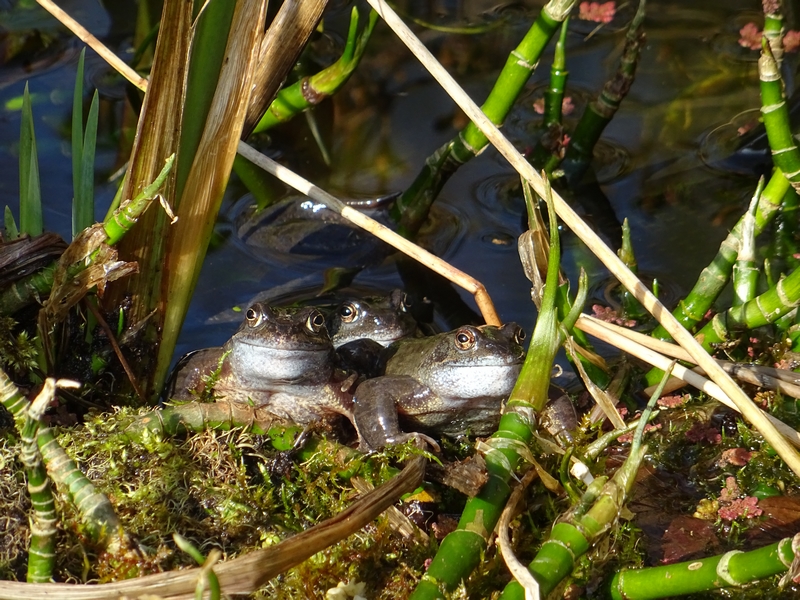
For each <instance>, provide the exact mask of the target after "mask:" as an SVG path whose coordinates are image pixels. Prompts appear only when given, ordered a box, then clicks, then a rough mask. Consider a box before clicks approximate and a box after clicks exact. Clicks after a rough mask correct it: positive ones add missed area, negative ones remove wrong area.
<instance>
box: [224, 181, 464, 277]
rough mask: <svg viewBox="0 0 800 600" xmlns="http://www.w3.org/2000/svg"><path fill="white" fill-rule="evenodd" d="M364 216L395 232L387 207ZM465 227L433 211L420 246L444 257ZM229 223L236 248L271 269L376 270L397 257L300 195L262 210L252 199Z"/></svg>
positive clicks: (448, 212)
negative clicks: (278, 267) (243, 250)
mask: <svg viewBox="0 0 800 600" xmlns="http://www.w3.org/2000/svg"><path fill="white" fill-rule="evenodd" d="M360 210H361V212H363V213H364V214H366V215H368V216H370V217H372V218H373V219H375V220H376V221H378V222H379V223H381V224H383V225H386V226H387V227H390V228H391V227H392V226H393V224H392V222H391V220H390V218H389V215H388V212H387V211H388V206H382V207H378V208H366V209H364V208H360ZM462 221H463V219H462V218H461V217H460V215H459V213H458V211H456V209H454V208H453V207H451V206H447V205H442V204H437V205H434V207H433V209H432V210H431V215H430V216H429V218H428V221H427V222H426V223H425V225H424V226H423V227H422V229H421V230H420V234H419V239H418V243H419V244H420V245H421V246H422V247H424V248H425V249H427V250H429V251H431V252H433V253H434V254H436V255H438V256H442V257H446V256H447V255H448V254H450V253H453V252H454V251H455V250H456V249H457V247H458V244H459V242H460V240H461V238H462V237H463V231H462V230H463V226H462V225H461V223H462ZM231 222H232V223H233V228H234V232H235V233H236V235H235V238H236V240H237V243H238V244H239V245H240V246H241V247H243V248H244V249H245V250H246V251H247V252H248V253H249V254H251V255H253V256H254V257H256V258H258V259H259V260H262V261H264V262H267V263H269V264H276V265H281V266H292V267H296V268H300V269H302V270H307V271H317V270H320V269H325V268H328V267H346V268H352V267H378V266H380V265H381V264H384V263H385V259H386V258H387V256H389V255H390V254H392V253H393V251H392V250H391V249H390V248H389V247H388V246H387V245H386V244H384V243H383V242H381V241H380V240H378V239H377V238H376V237H374V236H373V235H371V234H369V233H367V232H366V231H364V230H362V229H360V228H359V227H357V226H355V225H352V224H351V223H350V222H349V221H347V220H346V219H344V218H342V217H340V216H339V215H338V214H336V213H334V212H333V211H331V210H329V209H327V208H326V207H325V206H323V205H322V204H320V203H318V202H315V201H313V200H311V199H310V198H308V197H306V196H301V195H297V194H292V195H290V196H287V197H286V198H284V199H282V200H280V201H278V202H276V203H275V204H273V205H271V206H269V207H267V208H265V209H262V210H259V209H258V207H257V206H256V203H255V202H254V200H253V197H252V196H251V195H249V194H248V195H246V196H244V197H243V198H242V199H241V200H240V201H239V202H237V204H236V205H235V206H234V207H233V209H232V211H231ZM387 268H388V267H387Z"/></svg>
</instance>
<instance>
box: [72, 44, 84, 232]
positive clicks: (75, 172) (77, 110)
mask: <svg viewBox="0 0 800 600" xmlns="http://www.w3.org/2000/svg"><path fill="white" fill-rule="evenodd" d="M85 57H86V48H84V49H83V50H81V55H80V58H78V72H77V73H76V74H75V90H74V91H73V93H72V198H73V201H72V207H73V211H74V210H75V204H76V201H77V199H78V198H79V197H80V193H81V157H82V156H83V61H84V58H85ZM72 224H73V225H72V235H73V237H74V236H75V233H76V231H75V213H74V212H73V215H72Z"/></svg>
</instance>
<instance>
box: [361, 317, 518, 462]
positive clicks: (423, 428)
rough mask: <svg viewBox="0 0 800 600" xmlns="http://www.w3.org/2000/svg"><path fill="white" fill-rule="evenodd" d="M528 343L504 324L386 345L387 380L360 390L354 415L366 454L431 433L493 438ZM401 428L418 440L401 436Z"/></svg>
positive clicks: (467, 327)
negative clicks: (490, 435)
mask: <svg viewBox="0 0 800 600" xmlns="http://www.w3.org/2000/svg"><path fill="white" fill-rule="evenodd" d="M524 339H525V334H524V331H523V330H522V329H521V328H520V327H519V326H518V325H516V324H515V323H507V324H505V325H503V326H502V327H496V326H491V325H483V326H474V325H464V326H462V327H459V328H457V329H455V330H453V331H451V332H448V333H441V334H436V335H432V336H427V337H422V338H405V339H402V340H398V341H397V342H394V343H393V344H391V345H389V346H388V347H387V348H386V349H385V351H384V353H383V358H382V366H383V368H382V370H383V374H382V375H381V376H379V377H375V378H373V379H368V380H366V381H364V382H362V383H360V384H359V385H358V387H357V388H356V390H355V394H354V398H353V415H354V418H355V423H356V425H357V429H358V431H359V435H360V437H361V444H362V448H366V449H378V448H381V447H383V446H385V445H388V444H394V443H400V442H404V441H406V440H408V439H411V438H414V437H417V438H418V437H419V436H420V435H422V436H424V437H425V438H427V436H426V434H427V433H432V434H443V435H446V436H451V437H455V436H458V435H462V434H465V433H467V432H469V433H471V434H474V435H478V436H481V435H488V434H490V433H492V432H493V431H494V430H495V429H496V427H497V424H498V422H499V420H500V415H501V412H502V411H501V407H502V403H503V401H504V400H505V399H506V398H507V397H508V395H509V394H510V393H511V390H512V389H513V387H514V384H515V382H516V379H517V376H518V375H519V372H520V370H521V368H522V363H523V361H524V350H523V348H522V343H523V340H524ZM401 421H402V422H403V424H404V425H405V426H406V427H409V428H411V429H413V432H411V433H405V432H404V431H402V430H401V428H400V423H401ZM427 439H429V438H427Z"/></svg>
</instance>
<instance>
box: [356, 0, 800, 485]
mask: <svg viewBox="0 0 800 600" xmlns="http://www.w3.org/2000/svg"><path fill="white" fill-rule="evenodd" d="M368 2H369V4H370V5H371V6H372V7H373V8H374V9H375V11H376V12H377V13H378V14H379V15H380V16H381V17H382V18H383V20H384V21H385V22H386V24H387V25H389V27H391V28H392V30H393V31H394V32H395V34H396V35H397V36H398V37H399V38H400V39H401V40H402V41H403V43H405V44H406V46H407V47H408V48H409V50H411V52H412V53H413V54H414V55H415V56H416V57H417V59H418V60H419V61H420V62H421V63H422V64H423V66H424V67H425V68H426V69H428V71H429V72H430V73H431V75H433V77H434V78H435V79H436V80H437V81H438V82H439V84H440V85H441V86H442V88H443V89H444V90H445V91H446V92H447V93H448V94H449V95H450V97H451V98H452V99H453V100H454V101H455V102H456V104H458V106H459V107H460V108H461V110H463V111H464V113H465V114H466V115H467V117H469V119H470V120H471V121H472V122H473V123H475V125H476V126H477V127H478V129H480V130H481V132H482V133H483V134H484V135H485V136H486V137H487V138H488V139H489V141H490V142H491V143H492V144H493V145H494V146H495V148H497V150H498V151H499V152H500V154H502V155H503V156H504V157H505V158H506V160H508V162H509V163H510V164H511V165H512V166H513V167H514V168H515V169H516V170H517V172H518V173H519V174H520V175H521V176H522V177H524V178H525V179H526V180H527V181H528V182H529V183H530V184H531V186H532V187H533V189H534V190H535V191H536V193H537V194H539V196H541V197H543V198H544V197H545V193H546V192H545V182H544V179H543V178H542V176H541V175H540V174H539V173H537V172H536V170H535V169H534V168H533V167H532V166H531V164H530V163H529V162H528V161H527V160H525V158H524V157H523V156H522V155H521V154H520V153H519V152H518V151H517V149H516V148H515V147H514V145H513V144H512V143H511V142H510V141H508V139H507V138H506V137H505V136H504V135H503V134H502V133H500V130H499V129H498V128H497V127H496V126H495V125H494V123H492V122H491V121H490V120H489V119H488V118H487V117H486V115H484V114H483V112H482V111H481V109H480V107H479V106H478V105H477V104H475V102H473V101H472V99H471V98H470V97H469V96H468V95H467V93H466V92H464V90H463V89H462V88H461V87H460V86H459V85H458V83H456V81H455V80H454V79H453V78H452V77H451V76H450V74H449V73H448V72H447V71H446V70H445V69H444V67H442V65H441V64H439V62H438V61H437V60H436V59H435V58H434V56H433V55H432V54H431V53H430V52H429V51H428V49H427V48H426V47H425V46H424V45H423V44H422V42H420V41H419V39H418V38H417V37H416V36H415V35H414V34H413V33H412V32H411V30H410V29H409V28H408V27H407V26H406V25H405V23H403V21H402V19H400V17H399V16H397V13H395V12H394V10H392V8H391V7H390V6H389V5H388V4H387V3H386V2H384V1H383V0H368ZM552 196H553V203H554V205H555V209H556V212H557V213H558V216H559V217H561V219H562V220H563V221H564V223H566V225H567V226H568V227H569V228H570V229H571V230H572V231H573V233H575V234H576V235H577V236H578V237H579V238H580V239H581V240H582V241H583V242H584V243H585V244H586V245H587V246H588V247H589V249H590V250H591V251H592V252H593V253H594V255H595V256H597V258H599V259H600V261H601V262H602V263H603V264H604V265H605V266H606V267H607V268H608V269H609V271H611V273H612V274H613V275H614V276H615V277H616V278H617V280H618V281H619V282H620V283H621V284H622V285H624V286H625V287H626V288H627V289H628V290H629V291H630V292H631V293H632V294H633V295H634V297H635V298H636V299H637V300H638V301H639V302H640V303H641V304H642V306H644V307H645V308H646V309H647V310H648V311H649V312H650V314H652V315H653V316H654V317H655V319H656V320H657V321H658V322H659V323H661V325H662V326H663V327H664V328H665V329H666V330H667V332H668V333H669V334H670V335H671V336H672V338H673V339H674V340H675V341H676V342H677V343H678V344H680V345H681V346H682V347H683V348H684V349H685V350H686V351H687V352H688V353H689V354H690V355H691V356H692V358H693V359H694V360H695V361H696V362H697V364H698V365H699V366H701V367H702V368H703V369H704V370H705V371H706V373H708V374H709V376H710V377H711V379H712V380H713V381H714V382H715V383H716V384H717V385H719V387H720V388H721V389H722V390H724V392H725V395H726V396H727V397H728V398H730V399H731V401H732V402H733V403H734V404H735V406H736V408H737V410H739V412H741V413H742V415H743V416H744V417H745V418H746V419H747V420H748V421H750V423H752V424H753V426H754V427H755V428H756V429H757V430H758V431H759V433H760V434H761V435H763V436H764V438H765V439H766V440H767V442H769V443H770V444H771V445H772V447H773V448H774V449H775V451H776V452H777V453H778V454H779V455H780V457H781V458H782V459H783V460H784V461H785V462H786V464H787V466H788V467H789V468H790V469H792V471H794V473H795V474H796V475H797V476H798V477H800V454H798V452H797V450H795V449H794V448H793V447H792V446H791V445H790V444H789V443H788V442H787V441H786V439H785V438H784V437H783V436H782V435H781V434H780V433H778V431H777V430H776V429H775V427H774V425H773V424H772V423H771V422H770V421H769V419H768V418H767V417H766V416H765V415H764V413H762V412H761V410H760V409H759V408H758V407H757V406H756V405H755V404H753V401H752V400H751V399H750V398H749V397H748V396H747V395H746V394H745V393H744V392H743V391H742V390H741V388H740V387H739V386H738V385H737V384H736V383H735V382H734V381H733V379H731V377H730V376H728V374H727V373H725V371H723V370H722V368H721V367H720V366H719V365H718V364H717V363H716V362H715V361H714V359H713V358H712V357H711V356H710V355H709V354H708V353H707V352H706V351H705V350H704V349H703V348H702V347H701V346H700V345H699V344H698V343H697V341H696V340H695V339H694V338H693V337H692V335H691V334H690V333H689V332H688V331H687V330H686V329H684V328H683V327H682V326H681V325H680V323H678V321H677V320H676V319H675V317H673V316H672V313H670V311H669V310H667V309H666V307H665V306H664V305H663V304H661V302H659V301H658V299H657V298H656V297H655V296H654V295H653V294H652V293H651V292H650V290H648V289H647V287H646V286H645V285H644V284H643V283H642V282H641V281H639V279H638V278H637V277H636V275H634V274H633V273H632V272H631V271H630V270H629V269H628V268H627V267H626V266H625V264H624V263H623V262H622V261H621V260H620V259H619V257H618V256H617V255H616V253H615V252H614V251H613V250H611V249H610V248H609V247H608V246H606V245H605V243H603V241H602V240H601V239H600V237H599V236H598V235H597V234H596V233H595V232H594V231H593V230H592V229H591V228H590V227H589V226H588V225H587V224H586V223H585V222H584V221H583V220H582V219H581V218H580V217H579V216H578V215H577V213H576V212H575V211H574V210H572V208H571V207H570V206H569V205H568V204H567V203H566V202H565V201H564V199H563V198H561V196H560V195H559V194H558V193H556V192H555V191H553V192H552Z"/></svg>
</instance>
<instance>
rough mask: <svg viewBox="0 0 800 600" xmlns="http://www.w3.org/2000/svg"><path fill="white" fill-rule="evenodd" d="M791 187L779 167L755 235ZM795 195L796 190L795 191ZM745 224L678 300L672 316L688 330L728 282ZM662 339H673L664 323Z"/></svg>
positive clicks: (766, 191)
mask: <svg viewBox="0 0 800 600" xmlns="http://www.w3.org/2000/svg"><path fill="white" fill-rule="evenodd" d="M790 189H791V186H790V185H789V181H788V180H787V179H786V177H784V175H783V171H781V170H780V169H775V171H774V172H773V173H772V176H771V177H770V179H769V183H767V186H766V187H765V188H764V192H763V193H762V194H761V200H760V201H759V203H758V207H757V208H756V218H755V230H754V233H755V235H758V234H759V233H761V231H763V229H764V227H766V226H767V225H768V224H769V223H770V222H771V221H772V220H773V219H774V218H775V216H776V215H777V214H778V209H779V208H780V207H781V202H783V200H784V197H785V196H786V194H787V193H789V190H790ZM791 193H792V194H794V190H792V191H791ZM743 227H744V216H743V217H742V218H740V219H739V221H738V222H737V223H736V225H735V226H734V228H733V229H732V230H731V232H730V233H729V234H728V236H727V237H726V238H725V239H724V240H723V241H722V243H721V244H720V246H719V250H718V251H717V255H716V256H715V257H714V259H713V260H712V261H711V262H710V263H709V265H708V266H707V267H706V268H704V269H703V271H702V272H701V273H700V276H699V277H698V278H697V282H696V283H695V284H694V287H693V288H692V290H691V291H690V292H689V294H688V295H687V296H686V298H684V299H683V300H681V301H680V302H679V303H678V306H677V307H676V308H675V310H674V311H673V312H672V315H673V316H674V317H675V319H677V321H678V322H679V323H680V324H681V325H683V326H684V327H685V328H686V329H689V330H691V329H692V328H693V327H694V326H695V325H697V323H699V322H700V321H701V320H702V319H703V317H704V316H705V314H706V312H708V309H709V308H711V305H712V304H714V302H715V301H716V299H717V297H718V296H719V294H720V292H722V289H723V288H724V287H725V285H726V284H727V283H728V280H729V278H730V276H731V271H732V270H733V263H734V261H735V260H736V255H737V253H738V251H739V246H740V244H741V239H742V228H743ZM651 335H652V336H653V337H655V338H657V339H660V340H670V339H671V337H670V335H669V334H668V333H667V331H666V329H664V327H663V326H661V325H659V326H658V327H656V328H655V329H654V330H653V333H652V334H651ZM659 378H660V375H659V374H658V373H656V374H655V375H654V376H652V377H651V375H650V374H648V377H647V381H648V383H649V384H650V385H655V384H656V382H657V381H658V379H659Z"/></svg>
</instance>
